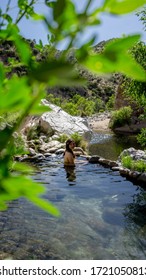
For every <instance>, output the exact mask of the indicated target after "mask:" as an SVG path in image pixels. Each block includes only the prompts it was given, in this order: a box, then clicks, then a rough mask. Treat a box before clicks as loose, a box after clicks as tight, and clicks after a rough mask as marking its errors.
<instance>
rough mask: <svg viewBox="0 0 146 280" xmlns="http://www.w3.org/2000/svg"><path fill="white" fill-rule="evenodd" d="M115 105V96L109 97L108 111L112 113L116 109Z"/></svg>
mask: <svg viewBox="0 0 146 280" xmlns="http://www.w3.org/2000/svg"><path fill="white" fill-rule="evenodd" d="M114 104H115V94H112V95H111V96H110V97H109V100H108V102H107V103H106V110H108V111H111V110H113V108H114Z"/></svg>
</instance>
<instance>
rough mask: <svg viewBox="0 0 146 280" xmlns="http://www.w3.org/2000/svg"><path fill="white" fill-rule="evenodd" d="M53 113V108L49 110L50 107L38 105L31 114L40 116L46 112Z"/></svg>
mask: <svg viewBox="0 0 146 280" xmlns="http://www.w3.org/2000/svg"><path fill="white" fill-rule="evenodd" d="M49 111H51V108H49V107H48V106H44V105H40V104H36V105H35V106H34V107H33V108H32V109H31V110H30V113H31V114H35V115H40V114H43V113H46V112H49Z"/></svg>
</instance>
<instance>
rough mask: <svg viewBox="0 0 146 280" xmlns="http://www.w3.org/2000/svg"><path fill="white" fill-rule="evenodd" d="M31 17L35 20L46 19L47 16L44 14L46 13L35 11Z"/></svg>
mask: <svg viewBox="0 0 146 280" xmlns="http://www.w3.org/2000/svg"><path fill="white" fill-rule="evenodd" d="M31 17H32V18H33V19H34V20H44V19H45V16H44V15H41V14H37V13H33V14H32V15H31Z"/></svg>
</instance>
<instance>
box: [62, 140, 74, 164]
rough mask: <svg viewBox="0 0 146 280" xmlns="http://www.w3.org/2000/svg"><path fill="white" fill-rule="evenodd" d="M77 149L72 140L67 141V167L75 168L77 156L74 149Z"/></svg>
mask: <svg viewBox="0 0 146 280" xmlns="http://www.w3.org/2000/svg"><path fill="white" fill-rule="evenodd" d="M74 147H75V142H74V141H73V140H72V139H68V140H67V141H66V149H65V152H64V165H65V166H75V155H74V152H73V149H74Z"/></svg>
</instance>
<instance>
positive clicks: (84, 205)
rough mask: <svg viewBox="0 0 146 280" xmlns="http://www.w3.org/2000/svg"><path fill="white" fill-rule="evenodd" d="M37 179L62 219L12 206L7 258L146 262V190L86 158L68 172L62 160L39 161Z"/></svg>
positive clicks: (4, 249) (3, 215) (6, 228)
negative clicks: (91, 162) (143, 260)
mask: <svg viewBox="0 0 146 280" xmlns="http://www.w3.org/2000/svg"><path fill="white" fill-rule="evenodd" d="M95 136H96V137H97V135H95ZM109 139H110V136H109ZM94 140H95V139H93V141H92V142H91V144H92V143H93V144H95V143H94V142H95V141H94ZM97 146H98V145H97ZM106 146H107V142H106ZM92 148H93V147H91V150H92ZM94 149H95V147H94ZM35 165H36V164H35ZM32 177H33V179H34V180H35V181H38V182H41V183H42V184H43V185H44V186H45V187H46V193H45V194H44V198H45V199H48V200H49V201H51V202H52V203H54V205H56V206H57V207H58V208H59V209H60V211H61V217H60V218H56V217H53V216H51V215H49V214H48V213H46V212H44V211H42V210H40V209H39V208H37V207H35V206H34V205H32V204H31V203H29V202H28V201H26V200H24V199H19V200H16V201H14V202H11V203H10V204H9V208H8V210H7V211H4V212H0V225H1V226H0V229H1V230H0V258H1V259H4V258H12V259H59V260H60V259H64V260H66V259H67V260H69V259H75V260H78V259H82V260H84V259H87V260H92V259H94V260H98V259H101V260H102V259H106V260H108V259H109V260H110V259H111V260H112V259H113V260H114V259H129V260H131V259H145V258H146V205H145V196H146V191H145V190H144V189H143V188H141V187H140V186H138V185H134V184H133V183H131V182H130V181H127V180H126V178H124V177H121V176H119V174H118V172H114V171H112V170H110V169H109V168H104V167H102V166H101V165H98V164H89V163H88V162H86V163H85V164H84V163H81V162H80V159H79V162H78V163H77V165H76V167H75V168H74V169H71V170H70V169H69V170H65V169H64V167H63V158H62V156H56V157H55V156H54V157H53V156H52V157H48V159H46V160H44V161H41V162H38V163H37V171H36V173H35V174H33V175H32Z"/></svg>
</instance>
